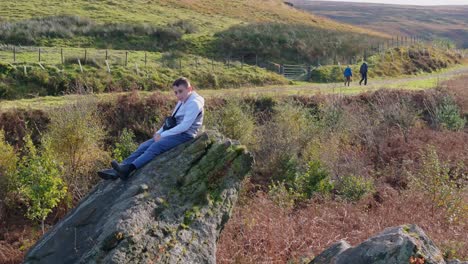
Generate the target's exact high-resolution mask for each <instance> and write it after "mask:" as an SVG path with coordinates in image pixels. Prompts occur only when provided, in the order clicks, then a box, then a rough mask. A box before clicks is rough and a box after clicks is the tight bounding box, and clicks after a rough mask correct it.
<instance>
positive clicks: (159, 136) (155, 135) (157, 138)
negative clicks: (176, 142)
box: [153, 133, 161, 142]
mask: <svg viewBox="0 0 468 264" xmlns="http://www.w3.org/2000/svg"><path fill="white" fill-rule="evenodd" d="M153 139H154V141H155V142H158V141H159V140H160V139H161V135H160V134H159V133H154V136H153Z"/></svg>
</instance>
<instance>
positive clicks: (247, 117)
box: [205, 99, 255, 146]
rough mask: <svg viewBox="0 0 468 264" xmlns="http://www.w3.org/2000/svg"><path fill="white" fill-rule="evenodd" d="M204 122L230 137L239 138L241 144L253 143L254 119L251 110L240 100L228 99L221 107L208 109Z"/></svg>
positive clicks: (251, 144) (250, 144)
mask: <svg viewBox="0 0 468 264" xmlns="http://www.w3.org/2000/svg"><path fill="white" fill-rule="evenodd" d="M205 124H206V126H207V127H211V128H215V129H217V130H219V131H220V132H221V133H222V134H223V135H225V136H227V137H229V138H231V139H237V140H239V141H240V142H242V144H245V145H247V146H253V145H254V144H255V137H254V130H255V119H254V117H253V113H252V110H251V109H250V107H249V106H248V105H247V104H245V103H242V102H241V101H240V100H235V99H234V100H229V101H227V103H226V105H225V106H224V107H222V108H221V109H219V110H215V111H208V112H207V115H206V123H205Z"/></svg>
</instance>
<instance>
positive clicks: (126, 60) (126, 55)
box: [125, 51, 128, 67]
mask: <svg viewBox="0 0 468 264" xmlns="http://www.w3.org/2000/svg"><path fill="white" fill-rule="evenodd" d="M127 64H128V51H125V67H127Z"/></svg>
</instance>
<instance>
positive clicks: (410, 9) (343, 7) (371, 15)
mask: <svg viewBox="0 0 468 264" xmlns="http://www.w3.org/2000/svg"><path fill="white" fill-rule="evenodd" d="M291 2H292V3H293V4H294V6H295V7H296V8H299V9H303V10H307V11H309V12H311V13H312V14H314V15H319V16H323V17H327V18H330V19H334V20H337V21H340V22H343V23H349V24H353V25H356V26H360V27H365V28H368V29H371V30H375V31H379V32H382V33H387V34H390V35H406V36H410V35H417V36H420V37H423V38H425V39H433V38H449V39H452V40H453V41H454V42H455V43H456V44H457V46H458V47H462V48H468V30H467V28H468V15H467V14H468V5H464V6H402V5H387V4H368V3H365V4H364V3H351V2H327V1H309V0H292V1H291Z"/></svg>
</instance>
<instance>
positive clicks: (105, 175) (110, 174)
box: [97, 169, 119, 181]
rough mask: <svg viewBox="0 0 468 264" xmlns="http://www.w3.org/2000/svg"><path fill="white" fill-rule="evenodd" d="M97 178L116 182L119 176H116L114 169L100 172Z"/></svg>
mask: <svg viewBox="0 0 468 264" xmlns="http://www.w3.org/2000/svg"><path fill="white" fill-rule="evenodd" d="M97 174H98V175H99V177H101V178H102V179H104V180H113V181H114V180H117V179H118V178H119V175H118V174H117V171H115V170H114V169H105V170H100V171H98V172H97Z"/></svg>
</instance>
